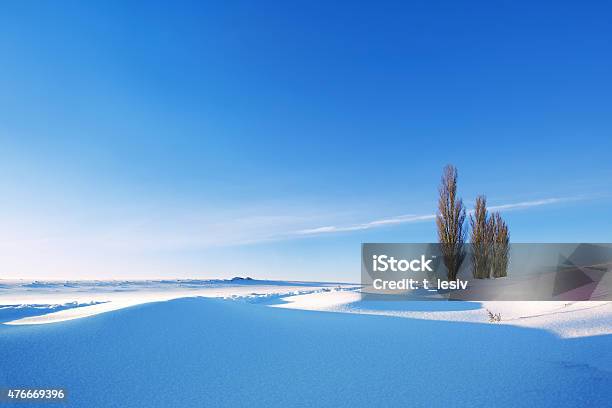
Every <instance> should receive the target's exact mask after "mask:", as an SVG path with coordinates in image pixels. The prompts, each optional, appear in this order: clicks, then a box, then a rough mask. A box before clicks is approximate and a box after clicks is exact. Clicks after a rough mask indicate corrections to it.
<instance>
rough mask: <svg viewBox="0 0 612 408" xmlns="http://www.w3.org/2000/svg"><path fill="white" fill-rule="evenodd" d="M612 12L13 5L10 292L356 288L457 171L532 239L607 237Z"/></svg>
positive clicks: (5, 61) (441, 6)
mask: <svg viewBox="0 0 612 408" xmlns="http://www.w3.org/2000/svg"><path fill="white" fill-rule="evenodd" d="M332 3H333V4H332ZM610 12H612V10H611V8H610V5H609V4H607V5H606V4H605V2H591V3H589V4H588V5H585V4H580V3H576V2H572V3H567V4H566V3H564V2H549V3H545V2H484V1H483V2H471V3H470V4H466V3H457V2H451V1H448V2H435V1H420V2H410V3H407V2H369V3H367V2H362V3H359V4H357V3H356V2H313V1H308V2H296V3H292V4H288V2H265V3H264V2H254V1H249V2H244V1H237V2H198V3H196V2H194V3H190V2H167V3H165V4H164V3H155V2H111V1H109V2H99V4H87V5H85V4H84V3H83V2H76V1H75V2H69V1H63V2H51V1H49V2H36V3H28V2H19V1H12V2H3V3H2V5H0V53H1V55H2V62H1V63H0V170H1V171H0V209H1V211H0V278H2V277H10V278H46V279H48V278H58V279H62V278H97V279H105V278H113V279H116V278H144V277H228V276H234V275H250V276H254V277H261V278H282V279H310V280H343V281H357V280H358V279H359V251H360V243H361V242H429V241H434V240H435V239H436V235H435V228H434V224H433V221H432V220H431V218H430V217H428V216H430V215H431V214H432V213H433V212H434V211H435V206H436V194H437V191H436V189H437V184H438V181H439V177H440V173H441V169H442V167H443V166H444V165H445V164H446V163H449V162H450V163H454V164H455V165H456V166H457V167H458V168H459V172H460V193H461V195H462V196H463V198H464V200H465V202H466V204H468V207H470V206H471V204H472V202H473V200H474V198H475V197H476V195H478V194H481V193H484V194H486V195H487V197H488V200H489V203H490V205H498V206H499V205H511V207H509V208H507V211H504V216H505V217H506V219H507V220H508V222H509V224H510V228H511V234H512V237H511V238H512V240H513V241H514V242H576V241H579V242H610V241H612V183H611V180H612V160H611V151H612V141H611V140H612V119H611V118H612V103H611V100H610V95H612V79H611V78H612V75H610V73H611V72H612V52H610V50H611V48H612V28H611V27H610V24H609V18H608V16H609V15H610ZM517 203H522V204H520V205H518V206H516V204H517ZM513 206H514V207H513Z"/></svg>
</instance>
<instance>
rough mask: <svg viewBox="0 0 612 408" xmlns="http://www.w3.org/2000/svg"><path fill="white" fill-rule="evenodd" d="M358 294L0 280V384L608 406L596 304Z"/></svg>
mask: <svg viewBox="0 0 612 408" xmlns="http://www.w3.org/2000/svg"><path fill="white" fill-rule="evenodd" d="M358 290H359V287H358V286H357V285H345V284H337V283H332V284H329V283H310V282H269V281H233V282H232V281H196V280H188V281H142V282H129V281H126V282H104V281H95V282H93V281H92V282H22V281H12V282H10V281H0V322H2V323H3V324H0V386H5V387H18V386H19V387H26V386H28V387H64V388H66V389H67V392H68V404H67V405H68V406H78V407H110V406H122V407H123V406H125V407H133V406H136V407H141V406H142V407H170V406H180V407H189V406H194V407H202V406H205V407H217V406H262V407H270V406H279V407H280V406H283V407H288V406H291V407H293V406H333V407H336V406H347V407H348V406H350V407H361V406H364V407H365V406H402V407H404V406H426V407H430V406H458V405H459V406H483V407H484V406H487V407H490V406H508V407H510V406H512V407H514V406H523V405H531V406H538V407H539V406H547V407H548V406H550V407H575V406H593V407H600V406H601V407H603V406H610V401H611V400H612V347H611V346H612V336H611V334H612V304H611V303H609V302H577V303H563V302H483V303H477V302H402V301H365V300H361V299H360V295H359V292H358ZM487 309H488V310H490V311H491V312H492V313H494V314H499V316H500V317H501V321H500V322H499V323H491V322H489V315H488V313H487ZM43 323H46V324H43ZM4 405H6V404H4ZM7 406H8V405H7ZM19 406H32V405H31V404H25V405H22V404H20V405H19ZM43 406H49V405H48V403H46V404H44V405H43Z"/></svg>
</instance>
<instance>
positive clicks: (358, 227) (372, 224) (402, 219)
mask: <svg viewBox="0 0 612 408" xmlns="http://www.w3.org/2000/svg"><path fill="white" fill-rule="evenodd" d="M577 199H578V198H576V197H559V198H544V199H540V200H533V201H521V202H518V203H510V204H501V205H494V206H490V207H489V210H490V211H500V212H501V211H512V210H525V209H528V208H533V207H541V206H544V205H551V204H557V203H561V202H566V201H573V200H577ZM472 212H473V210H470V211H468V213H472ZM435 218H436V215H435V214H423V215H399V216H396V217H391V218H383V219H380V220H374V221H369V222H365V223H361V224H352V225H344V226H336V225H328V226H324V227H317V228H309V229H302V230H298V231H295V232H294V233H293V235H295V236H312V235H321V234H331V233H337V232H350V231H362V230H369V229H373V228H380V227H386V226H391V225H399V224H409V223H414V222H421V221H429V220H433V219H435Z"/></svg>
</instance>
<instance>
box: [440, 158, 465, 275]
mask: <svg viewBox="0 0 612 408" xmlns="http://www.w3.org/2000/svg"><path fill="white" fill-rule="evenodd" d="M438 191H439V193H440V196H439V199H438V213H437V215H436V225H437V226H438V240H439V242H440V247H441V250H442V255H443V256H444V265H445V266H446V269H447V270H448V273H447V277H448V280H455V279H457V273H458V272H459V268H460V267H461V263H462V262H463V259H464V258H465V251H464V248H463V244H464V243H465V229H464V224H465V207H464V206H463V201H462V200H461V199H460V198H458V197H457V169H456V168H455V167H454V166H452V165H450V164H449V165H447V166H446V167H445V168H444V172H443V174H442V180H441V183H440V188H439V190H438Z"/></svg>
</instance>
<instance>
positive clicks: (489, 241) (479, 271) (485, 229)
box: [470, 195, 495, 279]
mask: <svg viewBox="0 0 612 408" xmlns="http://www.w3.org/2000/svg"><path fill="white" fill-rule="evenodd" d="M470 227H471V235H470V242H471V244H472V259H473V270H472V274H473V276H474V278H478V279H486V278H489V277H490V276H491V256H492V253H493V232H494V229H495V219H494V218H493V217H491V218H489V215H488V212H487V199H486V197H485V196H482V195H481V196H478V197H476V203H475V206H474V213H473V214H470Z"/></svg>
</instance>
